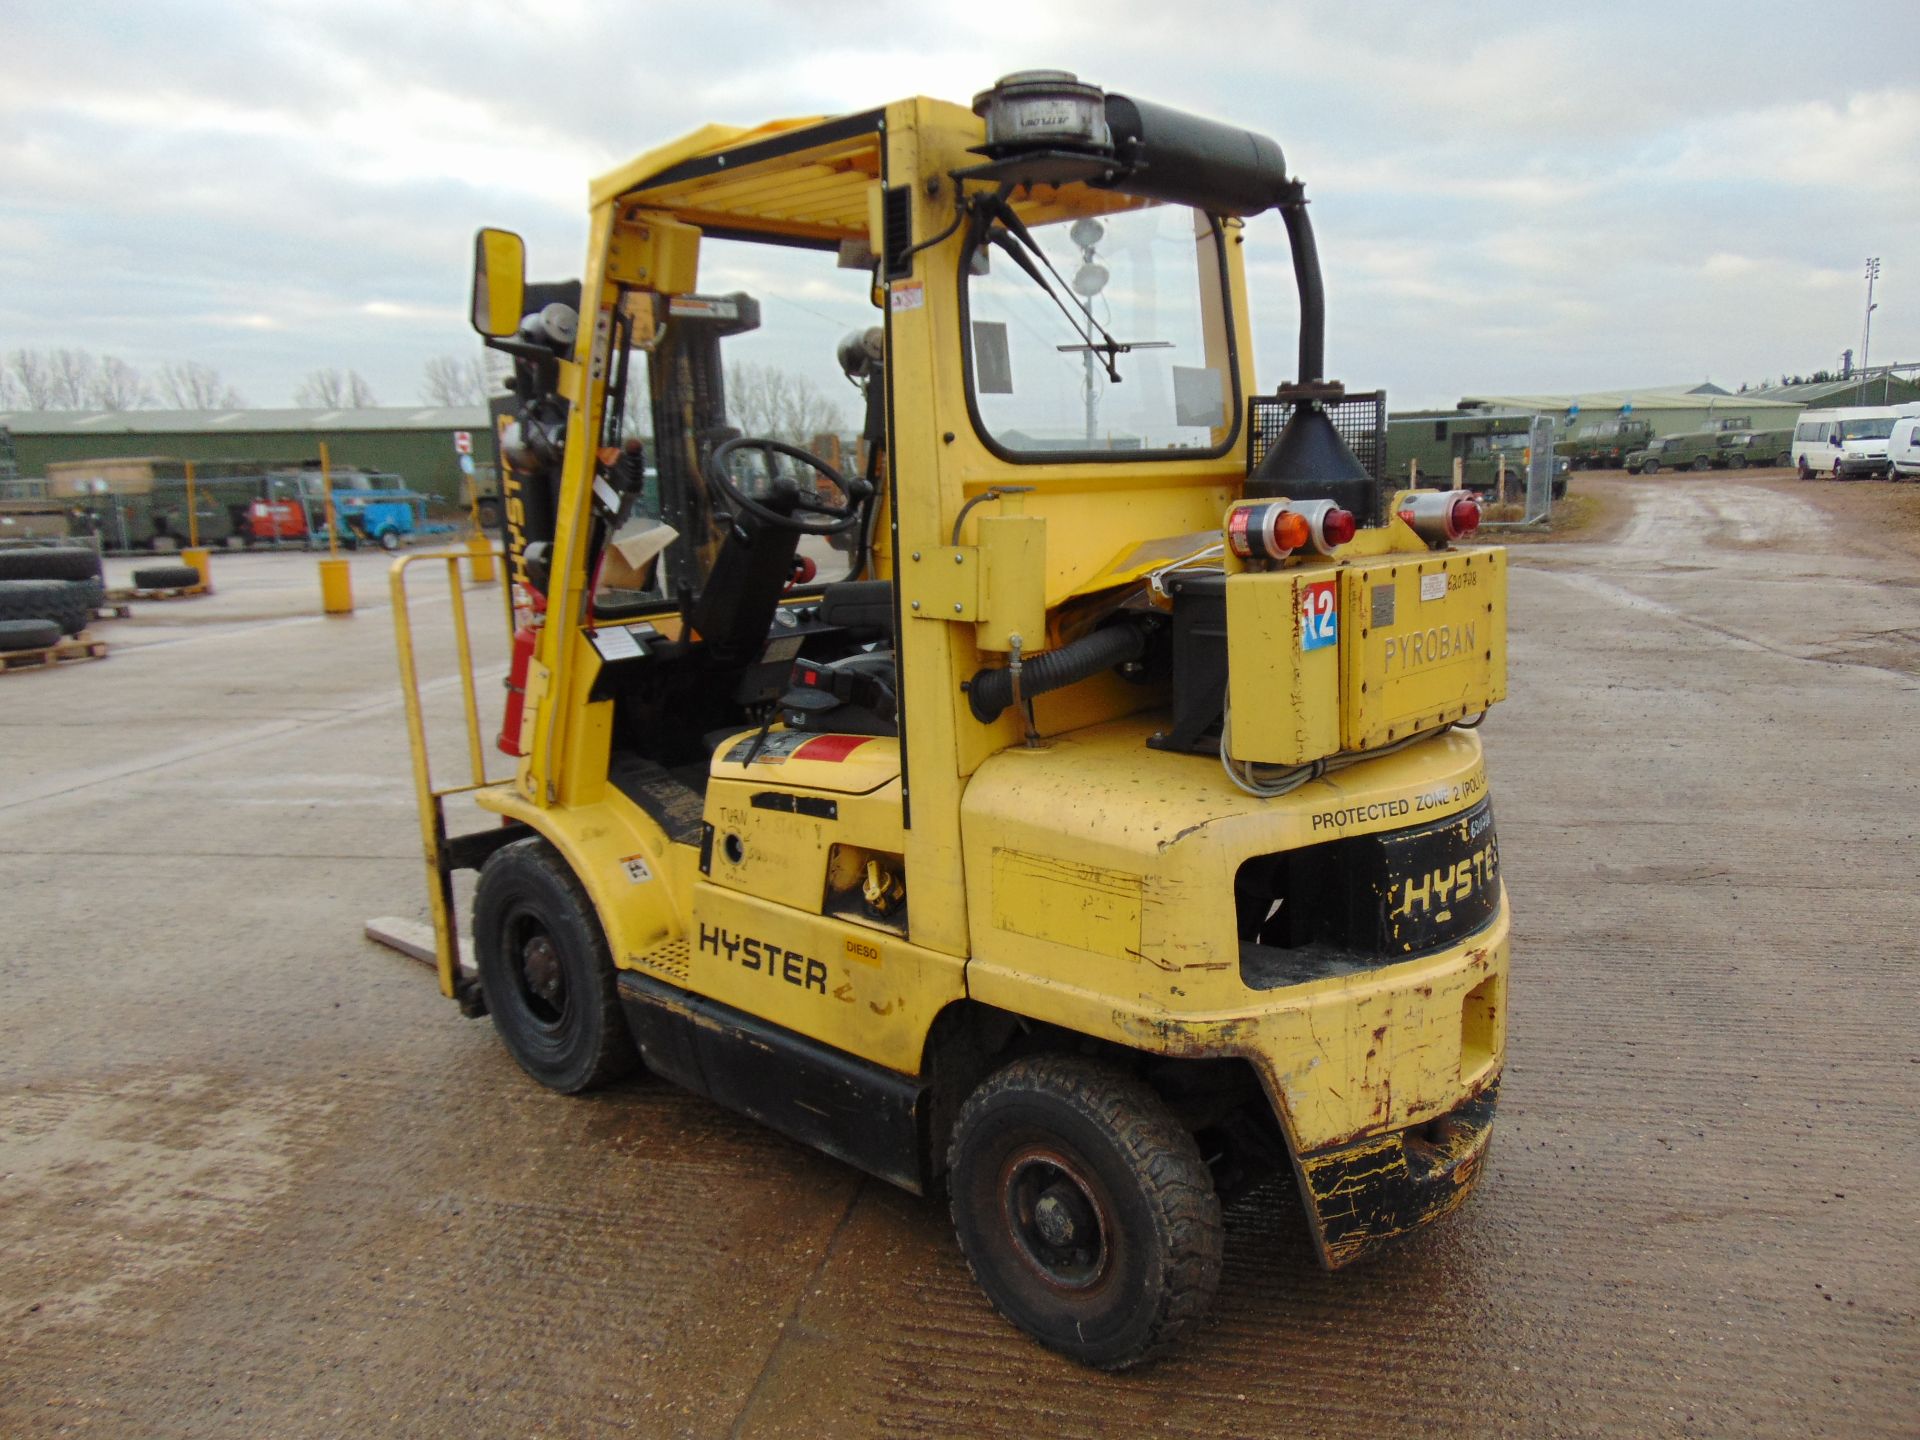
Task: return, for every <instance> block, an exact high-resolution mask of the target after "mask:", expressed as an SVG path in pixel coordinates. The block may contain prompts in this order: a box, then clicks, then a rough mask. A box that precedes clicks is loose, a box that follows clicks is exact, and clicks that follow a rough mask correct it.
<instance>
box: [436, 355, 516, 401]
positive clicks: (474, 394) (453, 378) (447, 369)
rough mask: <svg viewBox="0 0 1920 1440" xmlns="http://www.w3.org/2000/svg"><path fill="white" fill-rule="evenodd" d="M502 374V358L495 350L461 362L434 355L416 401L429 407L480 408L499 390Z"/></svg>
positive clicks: (504, 368)
mask: <svg viewBox="0 0 1920 1440" xmlns="http://www.w3.org/2000/svg"><path fill="white" fill-rule="evenodd" d="M505 373H506V365H505V357H504V356H502V355H501V354H500V353H499V352H498V351H495V350H482V351H481V352H480V353H479V354H477V355H474V356H470V357H469V358H467V359H465V360H462V359H461V358H460V357H459V356H458V355H436V356H434V357H433V359H431V360H429V361H427V368H426V370H425V371H424V372H423V373H422V375H421V377H420V398H421V399H422V400H425V401H426V402H427V404H429V405H484V404H486V403H487V399H488V397H489V396H491V395H492V394H494V393H495V392H497V391H498V390H499V388H500V381H501V379H502V378H503V377H504V375H505Z"/></svg>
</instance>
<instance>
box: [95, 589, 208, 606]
mask: <svg viewBox="0 0 1920 1440" xmlns="http://www.w3.org/2000/svg"><path fill="white" fill-rule="evenodd" d="M212 593H213V587H211V586H209V585H167V586H162V587H161V588H160V589H158V590H140V589H135V588H134V587H132V586H122V587H121V588H119V589H117V590H109V591H107V603H108V604H109V605H120V606H124V605H125V604H126V602H127V601H129V600H191V599H193V597H194V596H196V595H211V594H212Z"/></svg>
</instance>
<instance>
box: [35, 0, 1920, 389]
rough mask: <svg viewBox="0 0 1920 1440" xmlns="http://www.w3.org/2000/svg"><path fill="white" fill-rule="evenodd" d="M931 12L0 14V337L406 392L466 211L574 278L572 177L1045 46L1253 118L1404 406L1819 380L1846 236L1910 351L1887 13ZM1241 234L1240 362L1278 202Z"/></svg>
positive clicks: (436, 321) (1837, 321) (1849, 263)
mask: <svg viewBox="0 0 1920 1440" xmlns="http://www.w3.org/2000/svg"><path fill="white" fill-rule="evenodd" d="M923 10H924V7H921V6H911V7H908V6H899V7H896V6H889V5H884V4H872V3H868V4H858V5H856V4H839V3H832V0H826V3H822V0H813V3H806V4H800V3H788V4H758V3H742V4H731V5H729V4H723V3H720V0H704V3H698V4H678V3H662V4H649V3H644V0H643V3H590V0H524V3H518V4H504V3H496V0H458V3H453V0H307V3H300V0H246V3H239V4H229V3H217V0H167V3H164V4H157V3H142V0H130V3H121V4H106V3H96V0H59V3H46V0H5V3H4V4H0V59H3V61H4V68H3V69H0V351H9V350H12V349H14V348H15V347H18V346H54V345H77V346H83V347H86V348H89V349H92V350H95V351H99V352H103V353H112V354H118V355H120V356H122V357H123V358H125V359H127V360H130V361H132V362H134V363H135V364H137V365H141V366H145V367H157V366H158V365H159V364H160V363H161V362H163V361H166V360H168V359H175V358H185V359H197V360H201V361H204V362H206V363H209V364H212V365H214V366H216V367H218V368H219V369H220V370H221V371H222V372H223V374H224V376H225V378H226V380H227V381H228V382H229V383H231V384H233V385H234V386H236V387H237V388H238V389H239V390H240V391H241V392H242V394H243V395H244V396H245V397H246V398H247V399H248V400H249V401H251V402H252V403H254V404H257V405H273V404H286V403H290V398H291V395H292V392H293V389H294V386H295V385H296V384H297V383H298V381H299V379H300V377H301V376H302V375H303V374H304V373H305V372H307V371H308V370H311V369H313V368H315V367H317V366H323V365H335V366H343V367H347V366H350V367H353V368H356V369H358V370H360V371H361V373H362V374H364V375H365V376H366V377H367V378H368V379H369V380H370V381H371V382H372V384H373V388H374V390H375V392H376V394H377V395H378V396H379V398H380V399H381V400H382V401H383V402H385V403H389V404H404V403H411V402H412V401H414V400H416V399H418V398H419V389H420V372H421V368H422V365H423V364H424V362H425V361H426V360H427V359H428V358H429V357H431V356H434V355H437V354H445V353H460V354H467V353H470V351H471V348H472V346H473V345H474V343H475V342H474V341H473V339H472V336H471V333H470V332H469V331H468V330H467V329H466V326H465V323H464V317H463V313H462V307H463V303H464V292H465V287H466V283H467V271H468V267H469V264H470V256H471V247H472V235H473V231H474V229H475V227H476V226H478V225H481V224H487V223H495V224H503V225H507V226H509V227H511V228H515V229H518V230H520V231H521V232H522V233H524V234H525V235H526V236H527V239H528V242H529V246H530V249H531V253H532V268H533V270H534V272H535V273H536V275H538V276H546V277H555V276H560V275H563V274H564V275H572V274H576V273H578V268H579V256H580V253H581V247H582V244H583V242H584V235H585V229H584V218H583V217H584V198H585V192H586V185H587V181H588V179H589V177H590V176H592V175H594V174H596V173H598V172H600V171H602V170H605V169H607V168H610V167H611V166H613V165H614V164H617V163H619V162H620V161H622V160H624V159H626V158H628V157H630V156H631V155H633V154H635V153H637V152H639V151H641V150H645V149H648V148H651V147H652V146H654V145H655V144H658V143H660V142H661V141H663V140H665V139H668V138H671V137H672V136H674V135H677V134H679V133H682V132H684V131H687V130H691V129H693V128H695V127H696V126H698V125H700V124H702V123H704V122H707V121H713V120H718V121H725V122H730V123H742V124H744V123H753V122H757V121H760V120H763V119H768V118H772V117H774V116H781V115H808V114H822V113H836V112H841V111H846V110H853V109H859V108H864V107H867V106H870V105H873V104H877V103H880V102H883V101H886V100H889V99H895V98H898V97H900V96H903V95H909V94H914V93H923V94H929V95H934V96H939V97H942V98H946V99H952V100H957V101H961V102H963V103H964V102H966V101H967V100H969V99H970V98H971V97H972V95H973V93H974V92H975V91H976V90H978V89H981V88H983V87H984V86H986V85H987V84H990V83H991V82H992V81H993V79H994V78H995V77H997V76H999V75H1001V74H1003V73H1005V72H1007V71H1010V70H1014V69H1020V68H1026V67H1031V66H1036V65H1048V66H1059V67H1063V68H1067V69H1072V70H1076V71H1078V72H1079V73H1080V75H1081V76H1082V77H1083V78H1085V79H1088V80H1090V81H1093V82H1094V83H1097V84H1100V85H1103V86H1105V87H1107V88H1109V89H1113V90H1120V91H1125V92H1127V93H1130V94H1135V95H1139V96H1141V97H1143V98H1148V99H1153V100H1157V101H1160V102H1162V103H1165V104H1170V105H1174V106H1179V107H1182V108H1186V109H1191V110H1195V111H1199V112H1202V113H1205V114H1208V115H1212V116H1215V117H1218V118H1221V119H1230V120H1232V121H1234V122H1236V123H1238V124H1242V125H1245V126H1246V127H1248V128H1250V129H1255V130H1260V131H1264V132H1265V133H1267V134H1269V135H1271V136H1273V137H1274V138H1275V139H1276V140H1278V141H1279V142H1280V145H1281V147H1282V148H1283V150H1284V151H1285V153H1286V155H1287V159H1288V162H1289V164H1290V166H1291V167H1292V168H1293V170H1294V171H1295V172H1296V173H1297V174H1299V175H1300V176H1302V177H1303V178H1304V179H1305V181H1306V183H1307V188H1308V194H1309V196H1310V197H1312V198H1313V199H1314V201H1315V205H1314V212H1313V213H1314V220H1315V224H1316V227H1317V229H1318V233H1319V237H1320V249H1321V255H1322V259H1323V263H1324V266H1325V270H1326V277H1327V293H1328V322H1327V328H1328V344H1327V358H1328V368H1329V372H1330V373H1331V374H1332V375H1333V376H1335V377H1336V378H1339V379H1343V380H1345V381H1346V382H1347V383H1348V384H1349V385H1351V386H1354V387H1357V388H1367V389H1372V388H1376V387H1384V388H1385V389H1386V390H1387V392H1388V396H1389V402H1390V403H1391V404H1392V405H1394V406H1395V407H1396V408H1410V407H1413V406H1416V405H1421V404H1431V403H1442V404H1445V403H1451V402H1452V401H1453V400H1455V399H1457V398H1458V397H1459V396H1461V395H1462V394H1466V393H1482V394H1484V393H1515V392H1531V391H1560V390H1572V389H1603V388H1612V387H1619V386H1626V385H1631V384H1670V383H1676V382H1690V381H1697V380H1701V379H1708V378H1711V379H1713V380H1715V381H1717V382H1719V383H1721V384H1723V385H1726V386H1728V387H1729V388H1732V387H1733V386H1735V385H1737V384H1738V383H1739V382H1740V381H1742V380H1749V381H1755V382H1757V381H1759V380H1761V379H1763V378H1765V377H1769V376H1778V375H1779V374H1780V373H1781V372H1782V371H1794V370H1799V371H1808V370H1812V369H1815V368H1818V367H1821V366H1827V367H1833V366H1836V365H1837V364H1838V359H1839V355H1840V352H1841V350H1842V349H1843V348H1847V347H1854V348H1855V349H1856V350H1857V348H1858V346H1859V344H1860V337H1861V326H1862V320H1863V312H1864V309H1865V299H1866V295H1865V282H1864V279H1863V277H1862V271H1863V262H1864V259H1865V257H1866V256H1868V255H1870V254H1875V255H1879V256H1881V257H1882V259H1883V261H1884V271H1883V275H1882V278H1881V281H1880V286H1879V289H1878V291H1877V294H1876V298H1877V299H1879V301H1880V309H1879V311H1878V312H1877V313H1876V314H1875V315H1874V325H1873V357H1874V358H1875V359H1876V360H1878V361H1881V362H1886V361H1893V360H1920V81H1917V80H1916V76H1920V63H1917V62H1916V59H1915V57H1916V55H1920V43H1916V42H1920V7H1916V8H1915V9H1913V10H1909V9H1908V8H1907V6H1906V5H1905V4H1879V5H1846V4H1828V5H1823V6H1821V7H1818V8H1817V9H1816V8H1813V7H1807V6H1800V5H1786V4H1777V5H1762V4H1752V3H1749V4H1729V5H1695V4H1687V5H1676V4H1671V3H1668V4H1660V5H1638V4H1606V5H1586V6H1580V7H1572V6H1568V7H1548V6H1542V5H1538V4H1524V5H1471V6H1469V5H1446V4H1434V3H1429V4H1418V5H1374V4H1368V5H1357V4H1333V5H1325V6H1282V5H1273V4H1264V5H1261V4H1248V5H1236V4H1216V3H1210V0H1162V3H1154V4H1143V3H1135V0H1108V3H1104V4H1098V5H1095V4H1088V3H1084V0H1083V3H1080V4H1076V5H1071V6H1069V5H1058V4H1053V3H1050V0H1017V3H1011V4H1001V3H988V0H973V3H970V4H968V5H965V6H953V7H950V11H949V16H950V18H944V19H932V18H927V16H926V15H925V14H924V13H923ZM1249 250H1250V255H1249V259H1250V263H1251V266H1252V269H1253V273H1254V281H1255V284H1256V286H1257V287H1258V292H1257V295H1256V309H1255V315H1254V324H1255V330H1256V334H1257V336H1258V348H1259V369H1260V379H1261V382H1262V384H1263V385H1264V386H1271V385H1272V384H1273V383H1275V382H1276V381H1278V380H1279V379H1281V378H1282V377H1283V376H1286V375H1289V374H1290V373H1291V371H1292V364H1291V359H1292V353H1293V352H1292V343H1293V341H1292V331H1293V323H1294V307H1293V303H1292V281H1291V277H1290V272H1289V268H1288V265H1287V256H1286V245H1285V239H1284V235H1283V232H1282V229H1281V226H1280V223H1279V221H1278V220H1277V219H1276V218H1274V217H1272V216H1268V217H1265V218H1262V219H1260V220H1258V221H1256V222H1255V223H1254V230H1253V232H1252V237H1251V239H1250V242H1249ZM706 278H707V277H706V276H704V275H703V281H704V280H705V279H706ZM814 308H815V311H816V314H815V320H816V322H817V323H816V324H815V325H814V326H813V328H812V329H811V330H807V331H804V332H797V333H799V334H800V336H801V338H802V340H803V343H804V344H805V345H807V346H813V345H816V344H827V345H830V344H831V338H832V335H833V333H834V331H835V329H836V328H837V327H838V325H839V324H840V321H841V318H842V317H841V315H840V313H839V308H840V307H837V306H834V305H832V304H828V305H827V307H826V308H825V309H821V308H819V307H817V306H816V307H814ZM856 312H857V306H851V307H848V314H847V316H846V319H847V323H848V324H849V325H851V324H858V323H864V320H865V317H864V316H863V315H862V314H860V313H856ZM773 319H774V316H773V314H772V313H771V312H770V313H769V317H768V321H769V324H768V329H769V331H771V329H772V328H773V327H772V321H773ZM816 332H817V333H816ZM767 338H768V340H769V341H771V339H772V337H771V335H769V336H768V337H767ZM763 358H772V357H771V356H767V357H763ZM808 368H812V363H811V361H810V362H809V365H808Z"/></svg>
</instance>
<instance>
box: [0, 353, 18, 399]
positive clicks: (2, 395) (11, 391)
mask: <svg viewBox="0 0 1920 1440" xmlns="http://www.w3.org/2000/svg"><path fill="white" fill-rule="evenodd" d="M20 408H21V407H20V382H19V381H17V380H15V379H14V378H13V369H12V367H11V366H9V365H6V364H4V363H0V410H18V409H20Z"/></svg>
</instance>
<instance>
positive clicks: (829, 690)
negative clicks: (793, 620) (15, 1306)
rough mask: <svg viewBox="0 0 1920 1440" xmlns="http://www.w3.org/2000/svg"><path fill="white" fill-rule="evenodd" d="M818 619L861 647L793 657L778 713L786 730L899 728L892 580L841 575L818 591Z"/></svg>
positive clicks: (884, 731) (890, 731)
mask: <svg viewBox="0 0 1920 1440" xmlns="http://www.w3.org/2000/svg"><path fill="white" fill-rule="evenodd" d="M816 614H817V615H818V616H819V618H820V619H821V621H823V622H824V623H826V624H828V625H836V626H839V627H841V628H842V629H844V630H845V631H846V632H847V636H848V638H849V639H851V640H855V641H865V642H867V648H866V649H863V650H860V651H858V652H856V653H855V654H852V655H848V656H845V657H844V658H842V659H839V660H830V661H824V662H823V661H817V660H797V661H795V662H794V666H793V673H792V675H791V677H790V679H789V683H788V686H787V692H786V694H784V695H782V696H781V697H780V718H781V719H782V720H784V721H785V722H786V726H787V728H788V729H789V730H810V731H814V732H816V733H819V732H827V733H831V734H836V735H895V734H898V733H899V680H898V677H897V673H896V672H897V668H898V667H897V666H896V664H895V659H894V652H893V647H892V640H893V582H892V581H891V580H842V581H840V582H838V583H837V584H833V585H829V586H827V588H826V589H825V590H823V591H822V592H821V594H820V604H819V607H818V609H817V611H816Z"/></svg>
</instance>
